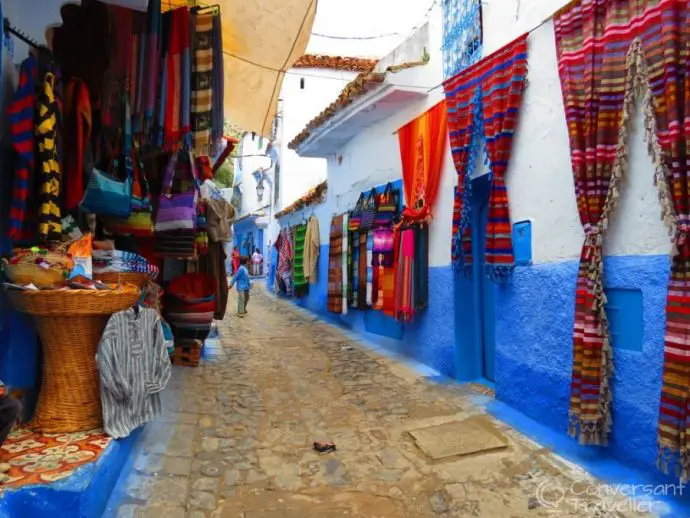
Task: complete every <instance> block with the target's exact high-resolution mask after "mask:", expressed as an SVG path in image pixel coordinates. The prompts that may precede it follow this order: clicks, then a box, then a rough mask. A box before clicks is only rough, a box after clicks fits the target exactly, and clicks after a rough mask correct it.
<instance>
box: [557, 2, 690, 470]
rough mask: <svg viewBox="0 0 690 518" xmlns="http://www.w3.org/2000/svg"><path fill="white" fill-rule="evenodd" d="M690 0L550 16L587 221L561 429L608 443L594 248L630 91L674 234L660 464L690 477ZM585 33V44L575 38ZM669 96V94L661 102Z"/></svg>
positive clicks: (620, 153)
mask: <svg viewBox="0 0 690 518" xmlns="http://www.w3.org/2000/svg"><path fill="white" fill-rule="evenodd" d="M689 24H690V8H689V7H688V2H687V1H686V0H610V1H608V2H604V1H602V0H581V1H576V2H573V3H571V4H569V5H568V6H566V7H565V8H564V9H562V10H561V11H560V12H558V13H557V14H556V15H555V17H554V29H555V33H556V48H557V56H558V65H559V73H560V77H561V87H562V90H563V98H564V104H565V109H566V119H567V123H568V132H569V135H570V147H571V160H572V165H573V177H574V183H575V192H576V196H577V204H578V209H579V214H580V220H581V222H582V225H583V228H584V231H585V236H586V237H585V243H584V245H583V250H582V255H581V258H580V269H579V272H578V280H577V287H576V307H575V322H574V330H573V376H572V384H571V397H570V425H571V426H570V433H571V435H573V436H578V437H579V440H580V442H581V443H585V444H601V445H604V444H606V443H607V440H608V435H609V433H610V431H611V414H612V412H611V398H612V393H611V390H610V383H611V377H612V372H613V367H612V350H611V341H610V337H609V332H608V320H607V317H606V312H605V310H604V304H605V301H606V299H605V295H604V286H603V251H602V246H603V242H604V238H605V231H606V228H607V226H608V221H609V218H610V216H611V213H612V211H613V210H614V208H615V206H616V203H617V201H618V199H619V196H620V188H621V181H622V179H623V178H624V176H625V174H626V173H627V171H626V169H627V158H628V157H627V141H628V135H629V133H630V131H631V130H630V127H629V125H630V121H631V120H632V118H633V114H634V112H635V111H636V110H635V102H636V99H640V100H641V101H642V110H643V113H644V134H645V140H646V141H647V144H648V150H649V153H650V155H651V158H652V162H653V163H654V166H655V170H656V171H655V178H654V180H655V183H656V185H657V188H658V189H659V200H660V204H661V208H662V217H663V219H664V221H665V222H666V223H667V225H668V226H669V229H670V233H671V236H672V241H673V244H674V248H675V250H674V256H673V261H672V266H671V276H670V282H669V290H668V300H667V307H666V319H667V329H666V336H665V345H664V376H663V385H662V394H661V408H660V412H659V428H658V445H659V466H660V467H661V468H662V469H663V470H665V471H668V470H669V469H673V470H674V471H675V472H676V474H677V475H679V476H680V478H681V479H687V478H688V477H689V476H690V421H689V418H690V412H689V410H690V342H688V339H687V335H688V323H687V315H688V313H689V312H690V302H689V301H690V282H689V281H688V276H687V272H688V271H690V242H689V241H688V239H687V233H688V230H689V229H690V227H689V226H688V223H689V222H690V197H689V196H688V190H687V185H688V182H689V176H690V171H689V169H690V163H689V162H688V161H687V160H686V159H684V158H683V157H687V150H688V148H689V147H690V146H689V144H690V76H689V75H688V74H687V69H688V59H689V57H688V56H690V34H689V33H688V29H687V28H688V26H690V25H689ZM583 42H585V43H584V44H583ZM670 99H673V101H671V102H669V100H670Z"/></svg>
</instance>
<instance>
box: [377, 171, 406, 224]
mask: <svg viewBox="0 0 690 518" xmlns="http://www.w3.org/2000/svg"><path fill="white" fill-rule="evenodd" d="M399 201H400V189H394V188H393V184H392V183H390V182H388V185H386V189H385V191H383V192H382V193H381V194H380V195H379V203H378V210H377V211H376V218H375V219H374V228H386V227H390V226H391V225H392V224H393V220H394V219H395V216H396V215H397V214H398V205H399Z"/></svg>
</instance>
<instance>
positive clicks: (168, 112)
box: [164, 7, 191, 150]
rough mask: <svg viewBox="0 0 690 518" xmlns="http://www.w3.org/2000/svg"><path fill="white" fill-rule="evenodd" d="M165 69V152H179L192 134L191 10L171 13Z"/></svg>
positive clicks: (180, 9) (182, 9)
mask: <svg viewBox="0 0 690 518" xmlns="http://www.w3.org/2000/svg"><path fill="white" fill-rule="evenodd" d="M171 16H172V18H171V20H170V31H169V33H168V38H169V43H168V55H167V63H166V69H165V81H166V83H165V84H166V93H165V103H166V105H165V126H164V135H165V149H167V150H173V149H176V148H178V146H179V145H180V143H181V140H182V138H183V137H184V136H185V135H187V134H188V133H189V131H190V126H189V116H190V115H189V110H190V102H189V101H190V97H191V90H190V89H191V79H190V77H191V54H190V37H189V30H190V27H189V24H190V15H189V9H188V8H186V7H181V8H179V9H175V10H174V11H172V15H171Z"/></svg>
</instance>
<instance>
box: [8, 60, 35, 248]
mask: <svg viewBox="0 0 690 518" xmlns="http://www.w3.org/2000/svg"><path fill="white" fill-rule="evenodd" d="M37 76H38V62H37V61H36V58H34V57H33V56H29V57H28V58H27V59H25V60H24V61H23V62H22V65H21V68H20V71H19V86H18V87H17V91H16V92H15V94H14V98H13V99H12V102H11V104H10V105H9V107H8V108H7V118H8V119H9V124H10V135H11V139H12V147H13V148H14V151H15V154H16V162H15V171H14V187H13V189H12V206H11V208H10V214H9V234H8V237H9V239H10V240H11V241H20V240H23V234H26V236H25V237H26V238H28V241H31V240H32V234H33V231H34V230H30V229H28V228H27V226H26V223H28V221H27V220H28V219H29V218H28V212H29V211H30V210H31V208H32V207H31V206H32V205H33V203H32V202H31V200H32V199H34V198H35V197H37V195H38V193H35V192H33V191H34V168H35V155H34V113H35V106H36V80H37Z"/></svg>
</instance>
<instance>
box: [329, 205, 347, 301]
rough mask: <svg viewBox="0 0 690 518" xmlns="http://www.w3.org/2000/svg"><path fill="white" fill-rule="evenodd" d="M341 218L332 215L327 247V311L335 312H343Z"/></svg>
mask: <svg viewBox="0 0 690 518" xmlns="http://www.w3.org/2000/svg"><path fill="white" fill-rule="evenodd" d="M343 219H344V218H343V216H342V215H341V216H333V219H332V220H331V232H330V238H329V249H328V311H329V312H330V313H336V314H340V313H342V312H343V291H344V290H343ZM345 293H347V292H346V291H345ZM346 305H347V304H346Z"/></svg>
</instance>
